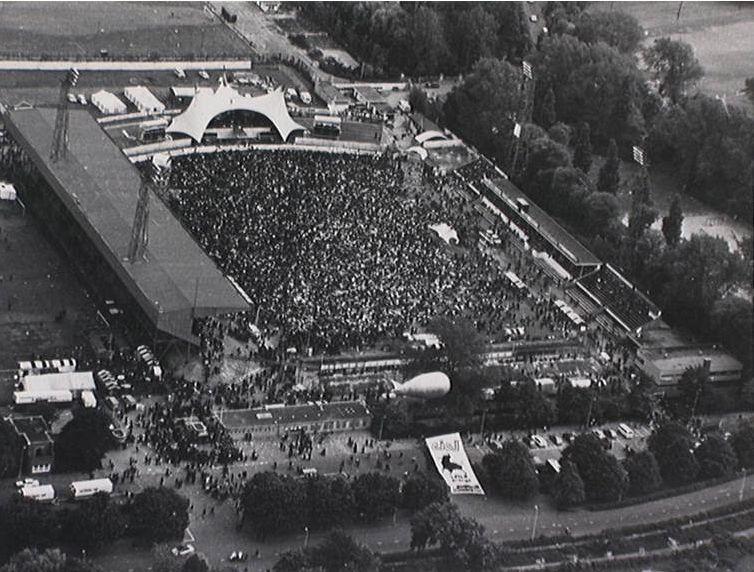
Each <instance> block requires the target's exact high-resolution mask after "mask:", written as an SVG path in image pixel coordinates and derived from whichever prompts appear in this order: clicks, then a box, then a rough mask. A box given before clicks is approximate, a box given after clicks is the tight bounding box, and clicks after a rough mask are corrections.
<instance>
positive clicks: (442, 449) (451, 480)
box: [425, 433, 484, 495]
mask: <svg viewBox="0 0 754 572" xmlns="http://www.w3.org/2000/svg"><path fill="white" fill-rule="evenodd" d="M425 442H426V443H427V448H428V449H429V454H430V455H431V456H432V459H433V460H434V462H435V466H436V467H437V472H438V473H440V476H441V477H442V478H443V479H445V482H446V483H447V485H448V487H450V493H451V494H454V495H483V494H484V490H483V489H482V485H480V484H479V481H478V480H477V478H476V475H475V474H474V470H473V469H472V468H471V463H469V458H468V457H467V456H466V450H465V449H464V448H463V441H462V440H461V436H460V435H459V434H458V433H451V434H449V435H440V436H438V437H428V438H427V439H425Z"/></svg>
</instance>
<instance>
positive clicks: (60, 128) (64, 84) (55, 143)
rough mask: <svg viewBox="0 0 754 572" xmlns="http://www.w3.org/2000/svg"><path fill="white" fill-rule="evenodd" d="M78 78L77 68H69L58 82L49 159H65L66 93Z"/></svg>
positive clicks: (66, 132)
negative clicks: (56, 105) (58, 87)
mask: <svg viewBox="0 0 754 572" xmlns="http://www.w3.org/2000/svg"><path fill="white" fill-rule="evenodd" d="M78 80H79V72H78V70H77V69H71V70H69V71H68V73H67V74H66V76H65V77H64V78H63V81H61V82H60V93H59V95H58V112H57V114H56V115H55V129H54V130H53V132H52V149H50V159H52V160H53V161H54V162H57V161H59V160H60V159H65V157H66V155H67V154H68V106H69V103H70V102H69V101H68V95H69V94H70V93H71V88H72V87H76V83H77V82H78Z"/></svg>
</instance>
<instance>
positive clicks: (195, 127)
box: [167, 83, 304, 143]
mask: <svg viewBox="0 0 754 572" xmlns="http://www.w3.org/2000/svg"><path fill="white" fill-rule="evenodd" d="M228 111H253V112H254V113H259V114H261V115H264V116H265V117H266V118H267V119H269V120H270V121H271V122H272V124H273V125H274V126H275V129H276V130H277V132H278V133H279V134H280V137H281V139H282V140H283V141H285V140H286V139H288V136H289V135H290V134H291V133H293V132H294V131H296V130H304V127H303V126H301V125H299V124H298V123H296V122H295V121H293V119H291V116H290V115H289V114H288V108H287V107H286V105H285V96H284V95H283V92H282V91H280V90H276V91H273V92H272V93H267V94H265V95H260V96H257V97H251V96H249V95H241V94H240V93H239V92H238V91H236V90H235V89H233V88H232V87H230V86H228V85H225V84H223V83H221V84H220V85H219V86H218V88H217V89H216V90H212V89H207V90H199V91H198V92H197V93H196V95H195V96H194V98H193V99H192V100H191V104H190V105H189V106H188V107H187V108H186V111H184V112H183V113H181V114H180V115H177V116H176V117H175V118H173V121H172V123H171V124H170V126H169V127H168V128H167V132H168V133H183V134H185V135H188V136H189V137H191V138H192V139H193V140H194V141H196V142H197V143H199V142H200V141H201V140H202V138H203V137H204V132H205V130H206V129H207V126H208V125H209V124H210V122H211V121H212V120H213V119H214V118H215V117H217V116H218V115H220V114H221V113H225V112H228Z"/></svg>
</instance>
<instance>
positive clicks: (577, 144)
mask: <svg viewBox="0 0 754 572" xmlns="http://www.w3.org/2000/svg"><path fill="white" fill-rule="evenodd" d="M573 166H574V167H576V168H578V169H581V170H582V171H584V173H586V174H589V170H590V169H591V168H592V142H591V140H590V138H589V124H588V123H586V122H584V121H582V122H581V123H579V124H578V126H577V127H576V139H575V141H574V146H573Z"/></svg>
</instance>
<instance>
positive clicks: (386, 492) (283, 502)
mask: <svg viewBox="0 0 754 572" xmlns="http://www.w3.org/2000/svg"><path fill="white" fill-rule="evenodd" d="M447 497H448V490H447V486H446V485H445V483H444V481H442V480H441V479H439V478H438V477H437V476H435V475H428V474H426V473H422V472H419V473H414V474H412V475H410V476H408V477H407V478H406V479H405V480H404V481H403V482H401V481H399V480H398V479H396V478H394V477H391V476H389V475H385V474H382V473H378V472H370V473H365V474H361V475H358V476H357V477H355V478H354V479H353V480H352V481H349V480H346V479H345V478H342V477H325V476H321V475H315V476H313V477H307V478H294V477H291V476H288V475H279V474H277V473H274V472H264V473H256V474H255V475H254V476H252V477H251V479H250V480H249V482H248V483H247V484H246V488H245V489H244V493H243V498H242V503H243V508H244V520H247V519H248V520H249V521H250V522H251V526H252V528H253V529H254V531H255V532H256V533H257V535H258V536H259V537H260V538H262V539H263V538H264V537H265V536H266V535H267V534H278V533H285V532H291V531H298V530H303V529H304V528H305V527H306V528H308V529H309V530H324V529H329V528H333V527H338V526H342V525H345V524H347V523H349V522H351V521H353V520H356V519H358V520H362V521H367V522H374V521H375V520H378V519H380V518H383V517H386V516H389V515H391V514H393V513H394V512H395V511H397V510H398V509H399V508H406V509H409V510H418V509H420V508H423V507H425V506H427V505H428V504H431V503H433V502H437V501H442V500H445V499H447Z"/></svg>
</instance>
